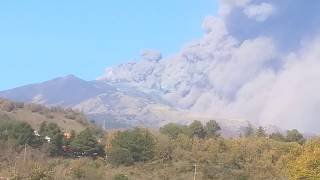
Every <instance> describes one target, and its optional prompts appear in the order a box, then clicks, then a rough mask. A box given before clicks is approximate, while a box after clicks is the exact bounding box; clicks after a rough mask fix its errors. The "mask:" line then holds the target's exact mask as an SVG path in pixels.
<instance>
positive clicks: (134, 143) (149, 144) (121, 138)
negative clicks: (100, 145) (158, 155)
mask: <svg viewBox="0 0 320 180" xmlns="http://www.w3.org/2000/svg"><path fill="white" fill-rule="evenodd" d="M111 144H112V147H111V149H110V150H108V152H110V153H108V156H109V157H110V160H111V162H113V163H114V164H117V162H120V163H122V164H127V162H123V161H122V160H118V159H123V157H121V155H123V156H125V157H126V158H125V159H127V160H128V161H129V162H128V163H131V162H130V161H131V160H132V161H133V162H139V161H148V160H150V159H152V158H153V157H154V154H155V139H154V137H153V135H152V134H151V133H150V132H149V131H148V130H146V129H141V128H135V129H133V130H127V131H123V132H118V133H117V134H116V136H115V137H114V138H113V139H112V142H111Z"/></svg>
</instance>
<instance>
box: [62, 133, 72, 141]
mask: <svg viewBox="0 0 320 180" xmlns="http://www.w3.org/2000/svg"><path fill="white" fill-rule="evenodd" d="M63 136H64V138H65V139H71V133H68V132H65V133H63Z"/></svg>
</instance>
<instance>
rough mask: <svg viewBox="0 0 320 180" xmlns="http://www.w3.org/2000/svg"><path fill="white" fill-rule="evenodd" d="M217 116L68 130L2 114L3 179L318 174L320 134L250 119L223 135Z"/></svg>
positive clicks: (139, 179) (291, 176)
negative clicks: (269, 127)
mask: <svg viewBox="0 0 320 180" xmlns="http://www.w3.org/2000/svg"><path fill="white" fill-rule="evenodd" d="M220 131H221V128H220V126H219V124H218V123H217V122H216V121H214V120H212V121H209V122H207V123H206V124H202V123H201V122H199V121H194V122H193V123H191V124H190V125H188V126H185V125H178V124H173V123H171V124H167V125H165V126H163V127H161V128H160V129H159V130H155V129H146V128H138V127H137V128H132V129H127V130H114V131H108V132H104V131H102V130H101V129H99V128H96V127H95V126H89V125H88V126H87V128H86V129H84V130H82V131H80V132H76V131H70V132H65V131H64V130H63V129H62V128H61V127H59V126H58V125H57V124H55V123H52V122H50V123H48V122H46V121H44V122H42V123H41V124H40V126H39V128H38V129H33V128H32V126H31V125H30V124H28V123H27V122H21V121H16V120H12V119H11V120H5V119H2V120H0V149H1V151H0V179H1V178H2V179H31V180H40V179H89V180H91V179H92V180H98V179H110V180H131V179H132V180H144V179H150V180H151V179H153V180H156V179H159V180H160V179H161V180H167V179H168V180H169V179H177V180H178V179H181V180H182V179H194V178H195V179H203V180H210V179H231V180H232V179H235V180H247V179H254V180H257V179H258V180H259V179H319V178H320V139H319V138H317V137H314V138H311V139H308V140H306V139H305V138H304V137H303V135H302V134H301V133H299V131H297V130H289V131H287V132H286V133H283V134H282V133H280V132H275V133H272V134H267V133H266V131H265V130H264V129H263V128H262V127H259V128H254V127H252V126H249V127H247V128H246V129H245V130H244V131H243V133H241V134H239V137H234V138H223V137H221V136H220V133H219V132H220Z"/></svg>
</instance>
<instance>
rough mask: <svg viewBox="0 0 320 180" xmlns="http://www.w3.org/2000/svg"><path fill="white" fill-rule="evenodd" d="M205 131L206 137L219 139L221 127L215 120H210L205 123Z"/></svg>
mask: <svg viewBox="0 0 320 180" xmlns="http://www.w3.org/2000/svg"><path fill="white" fill-rule="evenodd" d="M205 130H206V134H207V136H208V137H219V136H220V133H219V131H221V127H220V125H219V124H218V123H217V122H216V121H215V120H210V121H209V122H207V124H206V127H205Z"/></svg>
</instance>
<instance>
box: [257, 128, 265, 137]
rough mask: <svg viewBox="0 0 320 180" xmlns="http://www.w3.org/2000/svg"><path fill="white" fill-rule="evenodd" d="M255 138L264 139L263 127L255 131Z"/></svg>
mask: <svg viewBox="0 0 320 180" xmlns="http://www.w3.org/2000/svg"><path fill="white" fill-rule="evenodd" d="M256 136H257V137H266V136H267V133H266V131H265V130H264V128H263V127H261V126H260V127H258V129H257V131H256Z"/></svg>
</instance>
